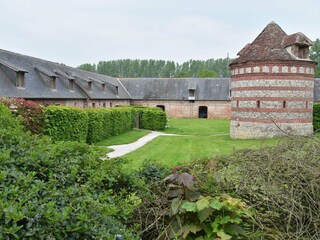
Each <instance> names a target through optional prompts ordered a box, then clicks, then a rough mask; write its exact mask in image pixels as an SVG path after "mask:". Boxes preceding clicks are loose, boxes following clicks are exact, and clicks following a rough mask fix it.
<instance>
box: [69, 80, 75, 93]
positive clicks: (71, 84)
mask: <svg viewBox="0 0 320 240" xmlns="http://www.w3.org/2000/svg"><path fill="white" fill-rule="evenodd" d="M69 89H70V90H71V91H73V89H74V80H73V79H69Z"/></svg>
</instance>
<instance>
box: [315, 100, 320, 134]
mask: <svg viewBox="0 0 320 240" xmlns="http://www.w3.org/2000/svg"><path fill="white" fill-rule="evenodd" d="M313 129H314V131H317V130H319V129H320V104H314V105H313Z"/></svg>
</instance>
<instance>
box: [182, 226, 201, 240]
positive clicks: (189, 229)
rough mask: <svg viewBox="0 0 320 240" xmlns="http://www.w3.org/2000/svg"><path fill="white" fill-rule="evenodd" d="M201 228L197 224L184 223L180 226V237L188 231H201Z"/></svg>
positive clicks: (185, 235)
mask: <svg viewBox="0 0 320 240" xmlns="http://www.w3.org/2000/svg"><path fill="white" fill-rule="evenodd" d="M201 230H202V228H201V227H200V226H198V225H195V224H186V225H184V226H183V227H182V229H181V232H182V237H183V238H184V239H185V238H186V237H187V236H188V235H189V233H190V232H191V233H194V234H195V233H197V232H198V231H201Z"/></svg>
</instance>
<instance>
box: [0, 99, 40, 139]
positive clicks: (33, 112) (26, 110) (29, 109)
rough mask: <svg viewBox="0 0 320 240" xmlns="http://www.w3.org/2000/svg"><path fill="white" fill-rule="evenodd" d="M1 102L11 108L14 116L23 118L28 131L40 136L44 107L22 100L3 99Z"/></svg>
mask: <svg viewBox="0 0 320 240" xmlns="http://www.w3.org/2000/svg"><path fill="white" fill-rule="evenodd" d="M0 102H2V103H3V104H5V105H6V106H8V107H9V109H10V111H11V113H12V114H13V115H14V116H22V118H23V121H22V123H23V125H24V126H25V128H26V130H28V131H30V132H32V133H35V134H40V133H42V124H43V119H44V110H43V107H42V106H40V105H39V104H37V103H35V102H32V101H29V100H25V99H20V98H2V99H0Z"/></svg>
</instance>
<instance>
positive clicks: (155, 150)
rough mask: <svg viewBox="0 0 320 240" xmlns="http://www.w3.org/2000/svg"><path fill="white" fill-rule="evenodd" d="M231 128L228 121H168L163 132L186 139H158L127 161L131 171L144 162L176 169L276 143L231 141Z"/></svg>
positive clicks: (166, 137)
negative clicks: (207, 159)
mask: <svg viewBox="0 0 320 240" xmlns="http://www.w3.org/2000/svg"><path fill="white" fill-rule="evenodd" d="M229 124H230V121H229V120H215V119H169V122H168V126H169V127H168V128H167V129H166V130H165V131H164V132H166V133H176V134H181V135H186V136H161V137H158V138H156V139H154V140H153V141H151V142H150V143H148V144H147V145H145V146H143V147H142V148H140V149H138V150H136V151H134V152H132V153H129V154H127V155H125V156H124V158H126V159H128V160H130V167H132V168H135V167H139V166H140V164H141V163H142V162H143V161H144V160H145V159H149V160H152V161H156V162H159V163H162V164H164V165H167V166H173V165H177V164H180V163H184V162H190V161H193V160H195V159H199V158H207V157H214V156H217V155H224V154H228V153H231V152H232V151H233V150H234V149H240V148H255V147H261V146H265V145H266V144H274V143H275V142H277V140H276V139H262V140H255V139H246V140H239V139H238V140H234V139H231V138H230V137H229ZM223 134H225V135H223ZM188 135H189V136H188ZM190 135H192V136H190ZM213 135H217V136H213Z"/></svg>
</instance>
